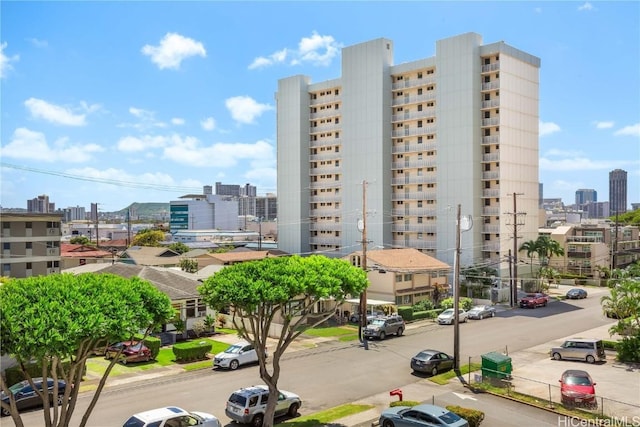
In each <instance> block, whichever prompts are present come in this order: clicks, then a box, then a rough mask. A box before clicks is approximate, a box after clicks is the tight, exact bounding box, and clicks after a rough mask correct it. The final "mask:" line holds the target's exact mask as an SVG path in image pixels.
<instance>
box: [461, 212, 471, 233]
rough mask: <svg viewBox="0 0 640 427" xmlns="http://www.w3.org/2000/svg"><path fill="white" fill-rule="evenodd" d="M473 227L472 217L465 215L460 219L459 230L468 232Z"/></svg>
mask: <svg viewBox="0 0 640 427" xmlns="http://www.w3.org/2000/svg"><path fill="white" fill-rule="evenodd" d="M471 227H473V217H471V215H465V216H463V217H461V218H460V230H461V231H469V230H471Z"/></svg>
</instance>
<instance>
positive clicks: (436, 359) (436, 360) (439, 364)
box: [411, 350, 453, 375]
mask: <svg viewBox="0 0 640 427" xmlns="http://www.w3.org/2000/svg"><path fill="white" fill-rule="evenodd" d="M411 369H412V370H413V371H415V372H426V373H429V374H431V375H438V373H440V372H446V371H450V370H452V369H453V357H451V356H449V355H448V354H447V353H443V352H442V351H438V350H422V351H421V352H420V353H418V354H416V355H415V356H413V357H412V358H411Z"/></svg>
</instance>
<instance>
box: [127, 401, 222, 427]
mask: <svg viewBox="0 0 640 427" xmlns="http://www.w3.org/2000/svg"><path fill="white" fill-rule="evenodd" d="M182 426H185V427H191V426H201V427H221V426H222V424H221V423H220V420H218V418H216V417H215V415H212V414H208V413H206V412H196V411H192V412H188V411H185V410H184V409H182V408H178V407H177V406H165V407H164V408H157V409H150V410H148V411H144V412H140V413H137V414H135V415H132V416H131V418H129V419H128V420H127V421H125V423H124V425H123V426H122V427H182Z"/></svg>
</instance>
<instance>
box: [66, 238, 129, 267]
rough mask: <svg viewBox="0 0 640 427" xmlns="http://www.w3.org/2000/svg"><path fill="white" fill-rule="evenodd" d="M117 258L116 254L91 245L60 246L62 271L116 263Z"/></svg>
mask: <svg viewBox="0 0 640 427" xmlns="http://www.w3.org/2000/svg"><path fill="white" fill-rule="evenodd" d="M115 257H116V252H112V251H110V250H105V249H100V248H97V247H95V246H91V245H80V244H71V243H61V244H60V262H61V264H62V267H61V268H62V270H65V269H67V268H72V267H78V266H80V265H85V264H98V263H105V262H106V263H114V262H115Z"/></svg>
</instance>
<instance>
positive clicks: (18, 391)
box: [0, 377, 67, 417]
mask: <svg viewBox="0 0 640 427" xmlns="http://www.w3.org/2000/svg"><path fill="white" fill-rule="evenodd" d="M32 379H33V384H34V385H35V386H36V389H34V388H33V387H32V386H31V384H29V381H28V380H24V381H20V382H19V383H16V384H14V385H12V386H11V387H9V391H10V392H11V394H13V397H14V398H15V400H16V406H17V407H18V411H21V410H23V409H29V408H37V407H40V406H42V405H43V403H42V399H41V398H40V395H39V394H38V392H37V391H36V390H40V391H42V390H43V387H42V384H43V381H42V378H41V377H36V378H32ZM54 388H55V381H54V380H53V378H47V390H48V391H49V396H50V397H51V400H50V401H51V403H52V404H53V403H54V402H55V403H57V404H58V405H61V404H62V403H63V401H64V392H65V390H66V388H67V383H66V382H65V381H64V380H58V395H57V397H56V398H54V397H53V393H54ZM0 396H1V399H2V401H3V402H4V403H6V404H7V405H8V404H9V395H8V394H5V392H4V391H3V392H2V393H1V395H0ZM0 414H1V415H2V416H3V417H4V416H9V415H11V413H10V411H9V410H8V409H5V408H2V410H1V411H0Z"/></svg>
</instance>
